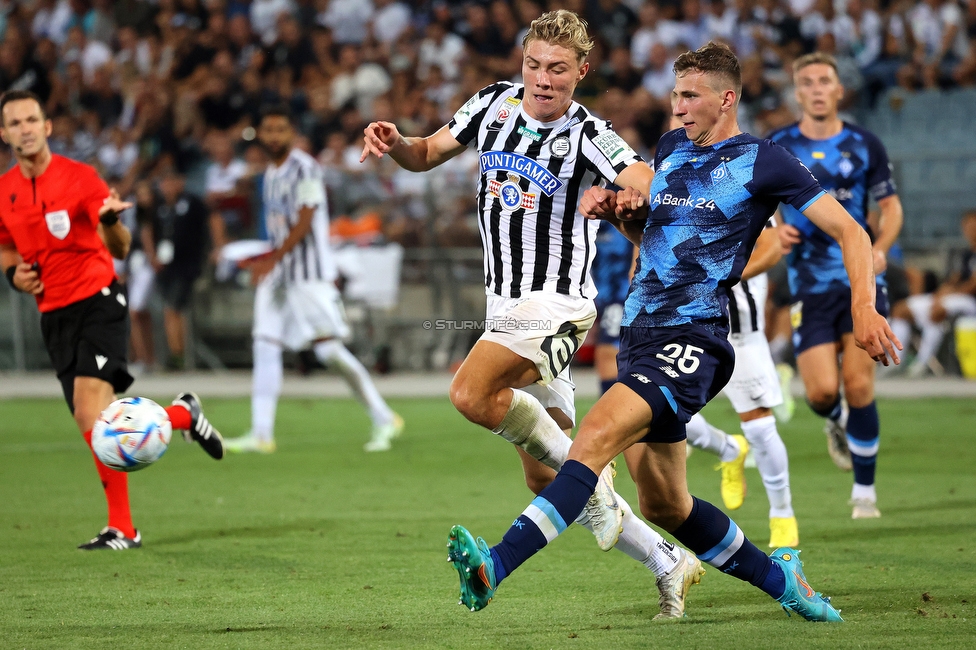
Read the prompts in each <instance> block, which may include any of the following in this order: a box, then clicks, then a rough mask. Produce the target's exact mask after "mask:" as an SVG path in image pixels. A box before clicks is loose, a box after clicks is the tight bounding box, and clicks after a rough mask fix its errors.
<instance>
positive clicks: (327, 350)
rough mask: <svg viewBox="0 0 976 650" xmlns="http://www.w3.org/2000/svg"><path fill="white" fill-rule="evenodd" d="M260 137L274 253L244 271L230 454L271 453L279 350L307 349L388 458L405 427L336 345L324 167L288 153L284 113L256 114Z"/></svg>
mask: <svg viewBox="0 0 976 650" xmlns="http://www.w3.org/2000/svg"><path fill="white" fill-rule="evenodd" d="M258 137H259V138H260V140H261V143H262V144H263V145H264V147H265V148H266V149H267V151H268V154H269V156H270V157H271V162H270V164H269V165H268V170H267V172H265V175H264V182H263V185H264V208H265V211H266V216H265V219H266V226H267V231H268V235H269V237H270V239H271V243H272V245H273V246H274V249H273V250H272V251H271V252H270V253H268V254H267V255H264V256H261V257H259V258H254V259H252V260H251V261H249V262H248V263H246V264H245V268H248V269H249V270H250V271H251V273H252V282H253V283H254V284H255V285H256V286H257V293H256V294H255V296H254V331H253V335H254V378H253V387H252V393H251V431H250V432H249V433H247V434H245V435H244V436H241V437H239V438H234V439H230V440H227V442H226V445H227V449H228V450H230V451H238V452H244V451H257V452H264V453H270V452H273V451H274V450H275V448H276V445H275V441H274V421H275V412H276V411H277V408H278V396H279V395H280V393H281V382H282V360H281V355H282V348H283V347H286V346H287V347H288V348H289V349H291V350H302V349H304V348H306V347H309V346H311V347H312V350H313V351H314V352H315V356H316V357H317V358H318V360H319V361H321V362H322V363H323V364H325V365H327V366H329V367H331V368H335V369H336V370H338V371H339V372H340V373H341V374H342V376H343V377H344V378H345V380H346V382H347V383H348V384H349V387H350V388H351V389H352V391H353V394H354V395H355V396H356V399H358V400H359V401H360V402H361V403H362V404H363V406H364V407H366V410H367V411H368V413H369V417H370V419H371V420H372V423H373V426H372V434H371V436H370V439H369V442H367V443H366V446H365V449H366V451H386V450H388V449H389V448H390V445H391V440H393V438H395V437H396V436H398V435H400V433H401V431H402V430H403V420H402V419H401V418H400V416H398V415H397V414H396V413H394V412H393V411H392V410H391V409H390V407H389V406H387V404H386V402H385V401H383V398H382V397H381V396H380V394H379V391H377V390H376V386H374V385H373V380H372V379H371V378H370V376H369V373H368V372H367V371H366V368H364V367H363V364H362V363H360V362H359V360H358V359H357V358H356V357H355V356H353V354H352V353H351V352H349V350H347V349H346V346H345V345H343V343H342V340H343V339H345V338H347V337H348V336H349V334H350V330H349V324H348V323H347V322H346V317H345V312H344V310H343V307H342V299H341V297H340V295H339V290H338V289H337V288H336V286H335V281H336V278H337V276H338V272H337V270H336V266H335V260H334V259H333V257H332V251H331V250H330V248H329V239H328V237H329V212H328V205H327V202H326V196H325V182H324V179H323V175H322V168H321V167H320V166H319V164H318V162H316V160H315V158H313V157H312V156H310V155H308V154H307V153H305V152H304V151H302V150H300V149H298V148H297V147H295V146H294V141H295V129H294V126H293V125H292V122H291V112H290V111H289V110H288V108H287V107H285V106H269V107H267V108H266V109H264V110H263V111H262V113H261V118H260V122H259V125H258Z"/></svg>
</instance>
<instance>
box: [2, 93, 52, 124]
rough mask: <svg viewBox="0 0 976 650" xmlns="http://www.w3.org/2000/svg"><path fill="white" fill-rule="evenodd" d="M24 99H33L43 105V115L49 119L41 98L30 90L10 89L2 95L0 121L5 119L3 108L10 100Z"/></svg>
mask: <svg viewBox="0 0 976 650" xmlns="http://www.w3.org/2000/svg"><path fill="white" fill-rule="evenodd" d="M24 99H33V100H34V101H35V102H37V105H38V106H40V107H41V117H42V118H44V119H45V120H46V119H47V114H46V113H45V112H44V104H43V102H41V98H40V97H38V96H37V95H35V94H34V93H32V92H31V91H29V90H8V91H7V92H5V93H4V94H3V95H0V123H2V121H3V109H4V108H5V107H6V106H7V104H9V103H10V102H19V101H21V100H24Z"/></svg>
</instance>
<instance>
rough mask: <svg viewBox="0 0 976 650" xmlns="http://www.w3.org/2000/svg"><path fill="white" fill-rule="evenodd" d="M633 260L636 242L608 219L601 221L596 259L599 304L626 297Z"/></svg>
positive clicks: (595, 271)
mask: <svg viewBox="0 0 976 650" xmlns="http://www.w3.org/2000/svg"><path fill="white" fill-rule="evenodd" d="M633 263H634V245H633V244H632V243H630V240H629V239H627V238H626V237H624V236H623V234H622V233H621V232H620V231H619V230H617V229H616V228H614V227H613V226H612V225H610V223H608V222H606V221H602V222H600V230H599V232H598V233H597V235H596V259H594V260H593V270H592V273H593V281H594V282H595V283H596V290H597V295H596V304H597V308H602V307H604V306H605V305H612V304H614V303H622V302H623V301H624V300H626V299H627V292H628V291H629V290H630V267H631V266H633Z"/></svg>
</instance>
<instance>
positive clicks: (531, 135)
mask: <svg viewBox="0 0 976 650" xmlns="http://www.w3.org/2000/svg"><path fill="white" fill-rule="evenodd" d="M518 134H519V135H521V136H524V137H526V138H528V139H529V140H532V141H533V142H538V141H539V140H541V139H542V135H541V134H539V133H537V132H535V131H533V130H532V129H529V128H526V127H524V126H519V128H518Z"/></svg>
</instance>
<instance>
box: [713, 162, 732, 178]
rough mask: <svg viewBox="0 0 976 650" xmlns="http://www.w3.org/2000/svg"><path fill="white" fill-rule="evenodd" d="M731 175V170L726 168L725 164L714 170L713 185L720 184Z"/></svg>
mask: <svg viewBox="0 0 976 650" xmlns="http://www.w3.org/2000/svg"><path fill="white" fill-rule="evenodd" d="M728 175H729V168H728V167H726V166H725V163H724V162H723V163H722V164H721V165H719V166H718V167H716V168H715V169H713V170H712V183H719V182H721V181H722V180H723V179H725V177H726V176H728Z"/></svg>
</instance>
